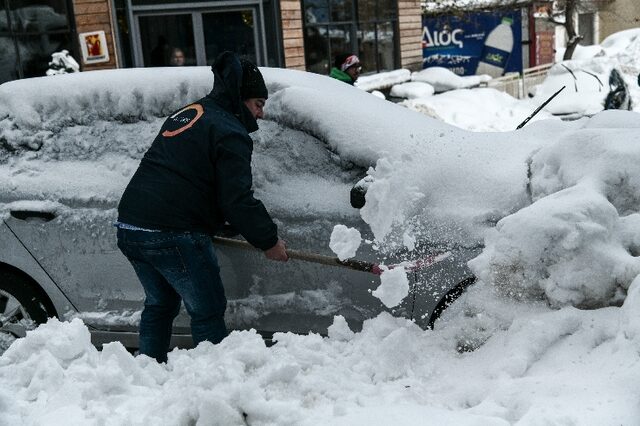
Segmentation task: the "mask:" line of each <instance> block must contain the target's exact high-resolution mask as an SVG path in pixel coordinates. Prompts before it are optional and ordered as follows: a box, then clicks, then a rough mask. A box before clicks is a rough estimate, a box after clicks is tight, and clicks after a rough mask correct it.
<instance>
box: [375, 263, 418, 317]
mask: <svg viewBox="0 0 640 426" xmlns="http://www.w3.org/2000/svg"><path fill="white" fill-rule="evenodd" d="M371 294H372V295H373V296H375V297H377V298H378V299H380V301H381V302H382V303H384V305H385V306H386V307H387V308H393V307H394V306H398V305H399V304H400V302H402V300H403V299H404V298H405V297H407V295H408V294H409V280H408V279H407V273H406V272H405V269H404V267H402V266H397V267H395V268H392V269H389V268H386V267H382V274H381V275H380V286H378V288H377V289H375V290H374V291H373V292H372V293H371Z"/></svg>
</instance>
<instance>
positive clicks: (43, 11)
mask: <svg viewBox="0 0 640 426" xmlns="http://www.w3.org/2000/svg"><path fill="white" fill-rule="evenodd" d="M0 5H2V6H0V45H1V46H2V47H3V52H6V57H5V58H4V59H3V64H4V65H2V67H0V83H1V82H4V81H9V80H14V79H18V78H27V77H36V76H43V75H45V71H46V70H47V68H48V62H49V61H50V60H51V54H52V53H54V52H57V51H60V50H62V49H66V50H68V51H69V52H70V53H71V54H72V56H73V57H74V58H75V59H76V60H77V61H78V62H79V63H80V65H81V69H82V70H83V71H89V70H96V69H110V68H128V67H152V66H173V65H211V64H212V62H213V61H214V59H215V58H216V56H217V55H218V54H219V53H220V52H222V51H224V50H233V51H236V52H238V53H239V54H240V55H241V56H243V57H246V58H248V59H251V60H253V61H254V62H256V63H257V64H258V65H261V66H271V67H287V68H293V69H300V70H307V71H312V72H316V73H322V74H327V73H328V72H329V70H330V68H331V66H332V64H333V58H334V57H335V55H337V54H339V53H356V54H359V56H360V57H361V60H362V62H363V67H364V70H363V72H365V73H366V72H379V71H384V70H392V69H396V68H400V67H405V68H410V69H419V68H420V67H421V63H422V52H421V47H420V42H421V31H422V26H421V8H420V2H419V1H418V0H213V1H211V0H209V1H207V0H191V1H176V0H49V1H37V0H36V1H29V0H27V1H25V0H2V2H0Z"/></svg>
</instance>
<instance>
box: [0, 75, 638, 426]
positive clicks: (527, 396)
mask: <svg viewBox="0 0 640 426" xmlns="http://www.w3.org/2000/svg"><path fill="white" fill-rule="evenodd" d="M264 74H265V78H266V80H267V84H268V86H269V91H270V98H269V101H268V103H267V117H266V118H267V120H265V121H262V122H261V123H260V124H261V126H262V130H260V131H259V132H257V133H256V134H255V135H254V136H255V140H256V152H255V158H254V161H255V166H254V167H255V170H256V173H255V184H256V193H257V194H259V196H260V197H261V198H262V199H263V200H264V201H265V203H266V205H267V207H268V208H269V209H271V210H273V211H274V212H275V214H276V216H277V215H284V214H285V212H286V211H287V209H288V208H293V209H297V208H299V209H303V210H302V211H303V212H305V213H306V214H308V217H309V218H310V220H309V223H310V224H311V223H314V224H315V223H316V222H317V223H319V225H318V226H317V227H316V228H313V227H312V225H308V227H307V228H308V231H309V232H310V233H311V230H314V231H316V234H320V235H321V236H322V238H321V239H322V241H323V244H324V246H325V247H326V250H329V247H328V245H329V240H330V238H329V237H330V233H331V230H332V229H333V226H334V225H336V224H348V226H352V225H351V222H353V223H356V222H357V221H358V220H364V221H366V223H367V224H368V225H369V227H370V230H369V232H370V234H371V236H370V238H372V239H374V240H375V241H374V245H375V246H376V247H378V248H379V250H380V251H381V252H384V251H385V250H394V249H398V248H403V249H404V250H407V251H410V250H413V249H415V247H417V246H418V245H419V244H424V243H425V242H429V243H434V244H435V243H438V244H445V245H447V244H464V245H469V246H474V245H477V244H482V245H484V250H483V251H482V253H481V254H480V256H478V257H477V258H476V259H474V260H473V261H472V262H470V266H471V268H472V270H473V271H474V273H475V274H476V275H477V276H478V278H479V282H478V283H477V284H475V285H473V286H472V287H470V289H469V290H468V291H467V292H466V293H465V294H464V295H463V296H462V297H461V298H460V299H459V300H458V301H457V302H456V303H454V304H453V306H451V307H450V308H449V309H447V310H446V311H445V314H444V316H443V318H442V319H441V320H440V321H438V322H437V323H436V326H435V329H434V330H423V329H420V328H419V327H417V326H416V325H415V324H414V323H412V322H411V321H409V320H406V319H402V318H397V317H393V316H391V315H389V314H387V313H382V314H381V315H379V316H377V317H375V318H372V319H370V320H368V321H366V322H365V324H364V326H363V329H362V331H360V332H354V331H353V330H350V329H349V327H348V325H347V323H346V321H345V320H344V318H342V317H340V316H336V318H335V319H334V322H333V325H332V326H331V327H329V329H328V335H327V336H326V337H322V336H320V335H316V334H311V335H295V334H291V333H280V334H276V335H275V336H274V339H275V340H276V341H277V343H276V344H275V345H274V346H271V347H266V346H265V343H264V341H263V340H262V338H261V337H260V336H259V335H258V334H257V333H256V332H255V331H253V330H247V331H235V332H233V333H232V334H231V335H230V336H229V338H227V339H225V340H224V341H223V342H222V343H221V344H219V345H216V346H214V345H211V344H208V343H203V344H201V345H199V346H198V347H197V348H195V349H192V350H175V351H173V352H172V353H170V355H169V362H168V363H167V364H162V365H159V364H157V363H155V362H154V361H152V360H150V359H149V358H147V357H145V356H133V355H131V354H130V353H129V352H127V351H126V350H125V349H124V348H123V347H122V346H121V345H120V344H119V343H111V344H108V345H106V346H104V347H103V348H101V350H100V351H98V350H97V349H95V348H94V347H93V346H92V345H91V344H90V340H89V331H88V329H87V327H86V326H85V325H84V324H83V322H82V321H81V320H80V319H79V318H78V319H74V320H72V321H70V322H58V321H57V320H55V319H52V320H50V321H49V322H48V323H47V324H45V325H42V326H40V327H38V328H37V329H36V330H34V331H31V332H29V333H28V335H27V337H26V338H23V339H18V340H16V341H15V342H14V343H13V345H12V346H11V347H10V348H9V349H8V350H7V351H6V352H5V353H4V355H2V356H1V357H0V381H1V382H2V383H3V386H2V387H0V424H47V425H56V424H65V425H68V424H79V425H80V424H82V425H85V424H154V423H164V424H172V425H174V424H175V425H182V424H185V425H186V424H203V425H204V424H220V425H234V424H238V425H242V424H252V425H267V424H278V425H288V424H290V425H294V424H295V425H305V424H309V425H315V424H332V425H357V424H361V425H365V424H366V425H376V424H380V425H386V424H424V423H426V422H432V423H437V424H456V425H458V424H461V425H466V424H468V425H508V424H522V425H525V424H528V425H533V424H621V425H634V424H637V419H638V418H639V417H640V408H639V407H638V404H637V401H638V399H639V398H640V390H639V388H638V386H637V383H638V380H639V379H640V368H639V367H640V357H639V356H638V353H639V350H640V320H639V319H638V318H639V317H638V315H637V312H638V310H639V309H640V279H639V278H638V273H639V272H640V265H639V262H638V259H637V256H638V254H639V253H640V233H639V231H638V229H640V226H638V225H639V224H640V223H638V221H639V218H640V215H639V211H640V171H639V169H638V167H637V164H638V163H639V162H640V146H639V145H638V144H637V138H638V134H639V133H638V132H639V131H640V115H638V114H637V113H633V112H621V111H607V112H603V113H599V114H596V115H595V116H594V117H592V118H584V119H581V120H577V121H574V122H561V121H558V120H543V121H538V122H534V123H531V124H530V125H528V126H526V127H525V128H523V129H521V130H518V131H508V132H502V133H472V132H468V131H464V130H461V129H458V128H454V127H452V126H449V125H447V124H444V123H442V122H439V121H436V120H434V119H431V118H429V117H425V116H424V115H422V114H418V113H416V112H414V111H410V110H408V109H406V108H404V107H402V106H399V105H395V104H392V103H390V102H387V101H384V100H381V99H377V98H375V97H373V96H371V95H370V94H369V93H366V92H364V91H362V90H360V89H358V88H354V87H351V86H348V85H345V84H344V83H341V82H338V81H335V80H332V79H330V78H327V77H324V76H316V75H311V74H307V73H303V72H296V71H288V70H280V69H264ZM132 85H133V86H134V87H135V86H139V87H140V88H139V89H136V90H133V91H132V88H131V86H132ZM210 87H211V75H210V73H209V70H208V69H207V68H204V67H203V68H187V69H184V70H180V71H177V70H175V69H171V70H162V69H156V70H140V69H138V70H118V71H111V72H108V71H100V72H91V73H89V72H87V73H79V74H77V75H61V76H54V77H47V80H44V79H34V80H26V81H18V82H12V83H6V84H3V85H2V86H0V136H1V137H0V140H2V146H3V148H2V151H0V153H1V156H0V178H1V179H2V182H5V183H6V184H5V185H4V186H3V188H2V200H0V201H1V202H2V203H4V204H3V208H5V209H6V205H8V204H9V203H12V202H20V201H24V200H27V201H47V202H56V203H59V204H60V205H62V206H68V205H71V204H80V205H82V206H84V207H85V208H86V209H87V211H88V210H90V209H91V208H95V206H105V205H106V206H107V207H108V206H114V205H115V203H116V202H117V199H118V194H119V193H121V191H122V189H123V188H124V185H126V182H127V181H128V178H129V177H130V176H131V174H132V173H133V171H134V170H135V167H136V164H137V162H138V161H139V159H140V158H141V155H142V154H143V152H144V150H145V149H146V146H148V144H149V142H150V139H152V138H153V136H154V135H155V132H157V129H158V127H159V125H160V123H161V120H162V117H164V116H166V115H168V114H169V113H170V112H171V111H173V110H175V109H177V108H179V107H180V106H181V105H182V104H184V103H187V102H190V101H193V100H195V99H197V98H198V97H200V96H202V95H204V94H205V93H206V92H207V91H208V90H209V88H210ZM61 93H65V94H66V96H61V95H60V94H61ZM132 93H133V96H132ZM291 129H296V130H291ZM87 134H88V135H90V137H87ZM317 141H321V142H322V143H321V144H318V143H317ZM7 147H9V148H7ZM321 148H322V149H321ZM306 149H309V150H310V152H311V153H310V154H309V155H308V156H307V155H306V151H305V150H306ZM320 160H322V161H320ZM320 164H325V165H326V164H332V165H333V166H331V167H332V168H331V170H329V171H326V170H319V167H320ZM91 165H93V167H91ZM327 167H328V166H327ZM73 170H82V173H83V174H82V179H78V178H77V177H76V178H73V176H74V175H73V174H72V171H73ZM365 170H368V171H367V173H368V175H369V176H370V177H371V179H372V182H371V183H370V185H369V186H368V191H367V194H366V205H365V207H364V208H363V209H362V210H361V211H360V216H358V215H357V214H356V213H354V212H353V209H350V208H349V206H348V201H346V200H348V190H349V188H350V186H351V185H352V184H353V183H355V181H357V179H359V176H358V175H359V174H360V173H361V172H362V171H365ZM60 176H63V177H60ZM64 176H67V177H64ZM75 176H78V174H75ZM92 206H94V207H92ZM290 206H292V207H290ZM61 208H62V207H61ZM323 218H324V220H325V222H323V221H322V220H323ZM326 218H329V219H326ZM313 226H315V225H313ZM304 229H306V228H304V227H300V229H299V230H300V231H301V232H302V231H303V230H304ZM318 229H320V230H321V231H320V232H317V230H318ZM391 271H393V269H391V270H390V271H389V272H391ZM390 281H392V282H397V283H399V282H400V281H401V280H397V281H396V280H395V279H392V280H390ZM392 287H393V286H392ZM395 290H397V289H395Z"/></svg>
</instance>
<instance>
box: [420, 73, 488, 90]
mask: <svg viewBox="0 0 640 426" xmlns="http://www.w3.org/2000/svg"><path fill="white" fill-rule="evenodd" d="M489 80H491V77H490V76H488V75H469V76H459V75H457V74H455V73H453V72H451V71H450V70H448V69H447V68H442V67H429V68H426V69H423V70H422V71H417V72H414V73H412V74H411V81H420V82H423V83H428V84H430V85H432V86H433V88H434V89H435V91H436V93H439V92H446V91H447V90H454V89H467V88H470V87H474V86H479V85H480V84H481V83H486V82H488V81H489Z"/></svg>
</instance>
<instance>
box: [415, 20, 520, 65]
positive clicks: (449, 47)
mask: <svg viewBox="0 0 640 426" xmlns="http://www.w3.org/2000/svg"><path fill="white" fill-rule="evenodd" d="M422 26H423V28H422V58H423V59H422V67H423V68H428V67H436V66H437V67H444V68H448V69H449V70H451V71H453V72H454V73H456V74H458V75H474V74H489V75H490V76H492V77H499V76H501V75H503V74H505V73H507V72H522V25H521V16H520V10H514V11H508V12H477V13H476V12H473V13H471V12H470V13H467V14H465V15H462V16H453V15H446V16H437V17H433V16H432V17H429V16H424V17H423V19H422Z"/></svg>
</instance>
